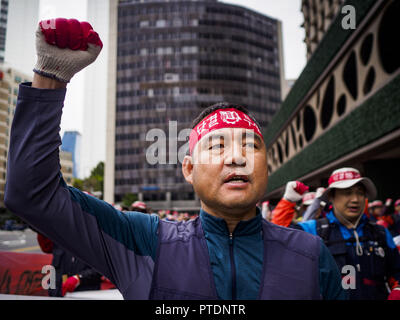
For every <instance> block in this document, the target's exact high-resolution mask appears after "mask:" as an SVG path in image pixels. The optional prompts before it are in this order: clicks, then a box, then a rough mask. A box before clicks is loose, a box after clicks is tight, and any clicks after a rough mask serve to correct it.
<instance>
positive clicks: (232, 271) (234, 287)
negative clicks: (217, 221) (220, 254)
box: [229, 233, 236, 300]
mask: <svg viewBox="0 0 400 320" xmlns="http://www.w3.org/2000/svg"><path fill="white" fill-rule="evenodd" d="M229 253H230V260H231V276H232V300H236V268H235V258H234V256H233V235H232V233H230V234H229Z"/></svg>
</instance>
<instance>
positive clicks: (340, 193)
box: [296, 168, 400, 300]
mask: <svg viewBox="0 0 400 320" xmlns="http://www.w3.org/2000/svg"><path fill="white" fill-rule="evenodd" d="M375 196H376V188H375V185H374V183H373V182H372V181H371V180H370V179H368V178H366V177H362V176H361V174H360V172H359V171H358V170H357V169H354V168H341V169H338V170H335V171H333V173H332V174H331V176H330V178H329V187H328V188H327V189H326V190H325V192H324V194H323V196H322V197H323V198H324V199H325V200H329V201H330V202H331V203H332V206H333V209H332V210H331V211H330V212H329V213H328V214H327V216H326V217H325V218H322V219H318V220H310V221H306V222H302V223H299V224H298V225H297V226H296V227H297V228H301V229H303V230H305V231H307V232H310V233H312V234H315V235H319V236H320V237H321V238H322V239H323V240H324V241H325V244H326V246H327V247H328V249H329V250H330V251H331V253H332V255H333V257H334V258H335V261H336V263H337V265H338V267H339V269H340V270H342V271H343V270H349V269H348V267H349V266H353V267H354V268H353V269H351V270H354V274H351V276H354V277H353V279H352V280H351V281H350V282H351V283H350V285H349V286H348V288H349V290H348V292H349V297H350V299H354V300H358V299H361V300H367V299H373V300H376V299H380V300H381V299H390V300H399V299H400V286H399V283H400V255H399V252H398V250H397V248H396V245H395V244H394V242H393V238H392V236H391V234H390V233H389V231H388V230H387V229H385V228H383V227H382V226H379V225H377V224H376V223H375V222H373V221H372V220H370V219H368V217H367V216H366V215H365V214H364V209H365V208H364V207H365V203H366V201H365V200H366V198H368V199H374V198H375ZM344 267H345V268H344ZM346 272H348V271H346ZM386 283H388V284H389V286H390V287H391V290H390V292H389V291H388V290H387V287H386Z"/></svg>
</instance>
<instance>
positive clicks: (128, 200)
mask: <svg viewBox="0 0 400 320" xmlns="http://www.w3.org/2000/svg"><path fill="white" fill-rule="evenodd" d="M137 199H138V197H137V195H136V194H134V193H125V194H124V196H123V197H122V206H124V207H127V208H129V207H130V206H131V204H132V203H133V202H135V201H137Z"/></svg>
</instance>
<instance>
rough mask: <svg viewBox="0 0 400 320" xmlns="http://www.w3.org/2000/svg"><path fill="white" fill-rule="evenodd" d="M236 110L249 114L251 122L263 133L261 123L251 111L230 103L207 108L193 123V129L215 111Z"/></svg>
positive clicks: (221, 103) (220, 103)
mask: <svg viewBox="0 0 400 320" xmlns="http://www.w3.org/2000/svg"><path fill="white" fill-rule="evenodd" d="M231 108H232V109H236V110H239V111H242V112H243V113H245V114H247V115H248V116H249V117H250V118H251V120H253V121H254V123H255V124H256V125H257V127H258V128H259V129H260V131H261V126H260V125H259V123H258V122H257V120H256V119H255V118H254V116H253V115H252V114H251V113H250V111H249V110H248V109H247V108H246V107H244V106H241V105H237V104H232V103H229V102H219V103H216V104H213V105H212V106H209V107H207V108H206V109H204V110H203V111H202V112H201V113H200V114H199V115H198V116H197V117H196V118H195V119H194V120H193V122H192V129H193V128H194V127H196V126H197V125H198V124H199V123H200V121H201V120H203V119H204V118H206V117H207V116H208V115H210V114H211V113H213V112H214V111H215V110H219V109H231Z"/></svg>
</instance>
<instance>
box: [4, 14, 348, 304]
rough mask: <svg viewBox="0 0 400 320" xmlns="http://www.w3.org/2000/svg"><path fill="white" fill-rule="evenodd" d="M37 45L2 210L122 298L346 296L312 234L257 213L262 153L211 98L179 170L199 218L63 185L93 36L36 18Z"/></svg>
mask: <svg viewBox="0 0 400 320" xmlns="http://www.w3.org/2000/svg"><path fill="white" fill-rule="evenodd" d="M36 43H37V52H38V61H37V65H36V66H35V69H34V72H35V74H34V78H33V82H32V83H31V84H30V83H23V84H21V85H20V89H19V97H18V104H17V107H16V112H15V116H14V119H13V124H12V130H11V138H10V151H9V162H8V164H7V170H8V171H7V185H6V191H5V200H4V202H5V204H6V206H7V207H8V208H9V209H10V210H11V211H13V212H14V213H15V214H17V215H19V216H21V217H23V219H24V220H26V221H28V222H29V223H30V224H32V225H33V226H34V227H36V228H37V229H38V230H40V231H42V232H43V233H44V234H46V235H48V236H49V237H51V239H54V241H56V242H57V243H59V244H60V245H62V246H63V247H65V248H66V249H68V250H69V251H70V252H71V253H72V254H74V256H76V257H78V258H80V259H82V261H84V262H86V263H88V264H89V265H91V266H92V267H93V268H94V269H96V270H98V271H99V272H101V274H104V276H105V277H107V278H108V279H109V280H110V281H111V282H112V283H114V284H115V285H116V287H117V288H118V290H120V292H121V293H122V295H123V297H124V298H125V299H154V300H161V299H162V300H182V299H202V300H209V299H212V300H216V299H223V300H236V299H237V300H254V299H262V300H272V299H291V300H297V299H301V300H304V299H308V300H310V299H316V300H317V299H345V298H346V293H345V292H344V290H343V288H342V287H341V279H340V273H339V270H338V268H337V266H336V264H335V261H334V260H333V257H332V255H331V254H330V253H329V251H328V249H327V248H326V246H325V244H324V243H323V242H322V241H321V239H320V238H318V237H317V236H314V235H310V234H307V233H305V232H302V231H299V230H294V229H289V228H283V227H281V226H277V225H274V224H272V223H270V222H268V221H266V220H265V219H263V218H262V216H261V211H260V209H259V208H258V207H257V203H259V201H260V200H261V199H262V197H263V195H264V193H265V191H266V187H267V181H268V169H267V168H268V163H267V149H266V145H265V142H264V139H263V135H262V131H261V128H260V126H259V125H258V124H257V121H256V119H255V118H254V117H253V116H252V115H251V113H250V112H249V111H248V110H247V109H246V108H245V107H243V106H239V105H234V104H229V103H218V104H215V105H212V106H210V107H208V108H205V109H204V110H202V112H201V113H200V114H199V115H198V117H196V119H194V122H193V126H192V130H191V133H190V136H189V153H188V154H187V155H186V156H185V158H184V161H183V163H182V173H183V176H184V178H185V180H186V181H187V182H188V183H190V184H191V185H192V186H193V189H194V191H195V192H196V194H197V196H198V197H199V199H200V203H201V210H200V215H199V217H198V218H196V219H193V220H189V221H180V222H171V221H165V220H160V219H159V217H158V215H155V214H151V215H149V214H144V213H141V212H125V213H122V212H120V211H118V210H116V209H115V208H114V207H113V206H112V205H111V204H108V203H106V202H104V201H102V200H99V199H97V198H95V197H93V196H91V195H88V194H85V193H83V192H81V191H79V190H77V189H75V188H72V187H69V186H67V185H66V183H65V182H64V180H63V178H62V175H61V174H60V173H59V170H60V164H59V145H60V144H61V141H60V140H61V139H60V136H59V130H60V129H59V128H60V119H61V114H62V107H63V101H64V98H65V95H66V86H67V83H68V82H69V81H70V79H71V78H72V77H73V76H74V74H75V73H76V72H78V71H79V70H81V69H82V68H84V67H85V66H88V65H89V64H90V63H92V62H93V61H94V60H95V59H96V57H97V55H98V54H99V53H100V50H101V47H102V43H101V41H100V38H99V36H98V35H97V33H96V32H95V31H94V30H93V29H92V27H91V26H90V25H89V24H88V23H80V22H79V21H77V20H74V19H69V20H68V19H54V20H46V21H42V22H40V24H39V26H38V30H37V33H36ZM21 181H23V182H24V183H21ZM165 270H173V271H174V272H173V273H171V272H165ZM299 270H301V272H299Z"/></svg>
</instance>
